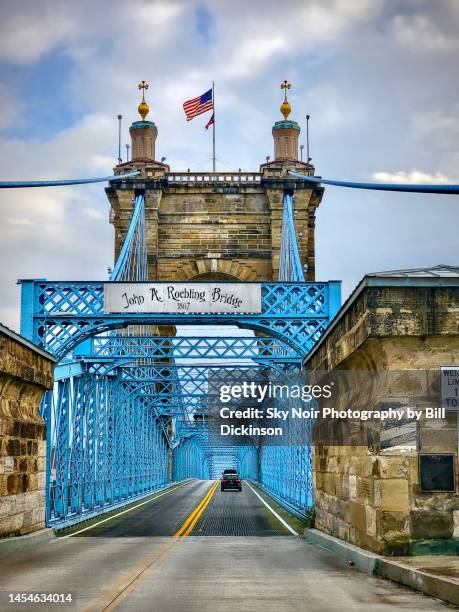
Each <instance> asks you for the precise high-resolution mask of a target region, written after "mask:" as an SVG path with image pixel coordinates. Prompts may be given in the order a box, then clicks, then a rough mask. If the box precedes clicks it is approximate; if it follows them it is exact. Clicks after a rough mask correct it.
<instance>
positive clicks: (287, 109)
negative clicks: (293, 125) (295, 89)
mask: <svg viewBox="0 0 459 612" xmlns="http://www.w3.org/2000/svg"><path fill="white" fill-rule="evenodd" d="M291 87H292V86H291V84H290V83H289V82H288V81H284V82H283V83H282V84H281V89H283V90H284V101H283V102H282V104H281V107H280V112H281V113H282V114H283V115H284V119H285V121H287V118H288V116H289V115H290V113H291V112H292V107H291V106H290V102H289V101H288V100H287V89H291Z"/></svg>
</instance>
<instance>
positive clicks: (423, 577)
mask: <svg viewBox="0 0 459 612" xmlns="http://www.w3.org/2000/svg"><path fill="white" fill-rule="evenodd" d="M377 574H378V575H379V576H382V577H383V578H388V579H389V580H393V581H394V582H398V583H400V584H404V585H405V586H409V587H411V588H412V589H416V591H421V592H422V593H425V594H426V595H430V596H431V597H437V598H438V599H442V600H443V601H447V602H448V603H451V604H454V605H455V606H459V583H458V582H457V581H455V580H451V579H449V578H447V577H445V576H436V575H434V574H429V573H428V572H425V571H423V570H419V569H415V568H412V567H408V566H406V565H403V564H401V563H398V562H394V561H389V560H388V559H384V558H381V559H380V561H379V563H378V571H377Z"/></svg>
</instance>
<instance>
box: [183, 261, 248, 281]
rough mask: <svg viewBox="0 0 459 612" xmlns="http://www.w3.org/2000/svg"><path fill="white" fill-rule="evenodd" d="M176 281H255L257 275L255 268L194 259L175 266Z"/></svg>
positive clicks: (232, 262) (225, 262)
mask: <svg viewBox="0 0 459 612" xmlns="http://www.w3.org/2000/svg"><path fill="white" fill-rule="evenodd" d="M176 276H177V280H178V281H188V280H232V281H234V280H239V281H241V282H247V281H249V282H250V281H256V280H258V274H257V271H256V269H255V268H252V267H251V266H249V265H247V264H245V263H242V262H239V261H237V260H235V261H228V260H223V259H212V258H206V259H196V260H193V261H189V262H184V263H183V264H179V265H178V266H177V271H176Z"/></svg>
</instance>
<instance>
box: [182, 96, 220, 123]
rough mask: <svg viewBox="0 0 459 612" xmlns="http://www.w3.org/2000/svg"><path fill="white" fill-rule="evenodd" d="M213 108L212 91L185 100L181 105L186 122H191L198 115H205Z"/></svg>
mask: <svg viewBox="0 0 459 612" xmlns="http://www.w3.org/2000/svg"><path fill="white" fill-rule="evenodd" d="M213 108H214V101H213V100H212V90H211V89H209V91H206V93H203V94H202V96H198V97H197V98H193V99H192V100H187V101H186V102H184V103H183V110H184V111H185V114H186V120H187V121H191V120H192V119H194V118H195V117H197V116H198V115H201V114H202V113H205V112H207V111H209V110H212V109H213Z"/></svg>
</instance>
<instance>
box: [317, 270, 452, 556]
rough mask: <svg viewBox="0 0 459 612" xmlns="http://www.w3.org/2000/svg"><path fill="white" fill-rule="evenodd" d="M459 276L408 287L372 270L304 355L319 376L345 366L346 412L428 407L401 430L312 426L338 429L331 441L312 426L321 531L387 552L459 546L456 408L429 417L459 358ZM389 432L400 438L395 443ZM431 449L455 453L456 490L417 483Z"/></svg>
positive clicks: (342, 399)
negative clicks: (369, 379) (368, 380)
mask: <svg viewBox="0 0 459 612" xmlns="http://www.w3.org/2000/svg"><path fill="white" fill-rule="evenodd" d="M457 280H458V279H450V281H451V282H450V283H449V282H448V279H447V278H443V279H442V281H441V282H439V281H438V280H435V279H430V281H429V279H427V280H426V281H425V282H424V283H423V282H418V283H416V282H413V283H412V284H411V285H410V284H409V283H406V282H405V283H399V282H397V279H393V280H392V282H391V281H390V280H388V279H385V280H384V283H379V281H378V279H372V278H369V277H366V279H364V281H363V282H362V283H361V285H360V286H359V288H358V289H357V290H356V291H355V292H354V294H353V295H352V296H351V298H349V300H348V302H347V303H346V304H345V305H344V306H343V308H342V309H341V311H340V313H339V314H338V316H337V318H336V319H335V322H334V324H332V326H331V328H330V329H329V331H328V333H327V334H326V335H325V336H324V337H323V338H322V340H321V341H320V342H319V344H318V345H317V346H316V347H315V349H314V350H313V352H312V353H311V354H310V356H309V357H308V359H307V361H306V364H305V365H306V368H307V369H309V370H310V371H313V372H316V374H318V375H319V377H320V378H321V379H322V380H324V378H326V377H330V376H333V375H334V376H336V377H337V380H338V381H339V380H341V379H340V376H342V375H343V373H344V372H346V381H347V382H346V384H342V385H341V388H339V383H338V388H337V390H336V392H335V394H334V397H335V398H337V399H336V401H335V406H336V407H337V408H338V409H340V410H341V409H348V408H352V409H355V408H358V407H361V406H363V405H365V407H366V408H369V409H381V408H384V407H385V408H387V407H388V406H392V407H398V408H402V409H406V408H407V407H412V408H415V409H418V410H423V416H422V417H421V420H420V422H419V423H417V424H416V423H411V424H406V425H403V427H400V428H399V429H398V430H397V427H395V429H390V427H394V424H392V425H391V424H389V425H388V424H384V423H381V422H379V423H375V422H373V424H372V425H368V424H367V425H366V426H363V425H361V424H359V423H356V422H346V421H344V420H343V421H341V420H340V421H333V422H332V421H331V420H330V421H329V422H328V423H325V424H324V423H323V422H322V423H321V424H320V425H317V426H316V427H317V428H319V427H322V428H323V427H325V428H328V429H327V432H328V434H329V437H330V438H332V437H333V436H332V435H330V431H333V430H334V434H336V436H335V438H336V439H335V440H332V439H329V440H328V442H327V440H325V439H324V437H323V436H320V435H317V432H316V438H315V440H316V441H315V446H314V486H315V508H316V518H315V526H316V528H317V529H319V530H322V531H325V532H326V533H329V534H331V535H334V536H336V537H339V538H341V539H343V540H346V541H348V542H351V543H353V544H356V545H357V546H361V547H363V548H366V549H368V550H372V551H374V552H377V553H383V554H417V553H418V552H429V551H437V552H449V553H451V552H453V553H454V552H455V551H456V540H455V538H457V537H458V536H459V528H458V525H459V502H458V497H457V493H458V482H457V475H458V426H457V423H458V419H457V415H456V414H455V413H451V412H447V413H446V416H445V418H434V419H427V418H425V409H426V408H427V407H438V406H439V405H440V388H439V378H440V376H439V368H440V366H443V365H453V364H456V365H457V364H459V283H458V282H457ZM391 285H392V286H391ZM448 285H450V286H448ZM319 372H320V374H319ZM362 373H368V375H373V376H375V377H376V378H375V380H376V381H377V382H376V383H373V384H371V385H369V386H368V388H367V389H365V390H364V391H362V386H361V385H360V386H359V385H355V388H354V389H353V387H354V385H353V384H352V382H351V384H349V381H352V377H353V376H355V377H356V378H355V380H357V378H358V377H359V376H360V377H361V376H362V375H363V374H362ZM377 373H378V374H377ZM317 431H318V430H317ZM324 431H325V429H324ZM391 431H395V432H396V433H397V434H398V435H399V438H398V439H396V438H394V440H395V442H394V443H393V444H391V443H390V442H389V443H388V442H387V438H388V435H389V434H390V432H391ZM339 436H341V438H339ZM407 441H408V442H407ZM429 453H433V454H444V453H446V454H452V455H454V464H455V475H454V478H455V491H450V492H445V491H444V492H433V491H429V492H423V491H422V490H421V487H420V456H421V455H422V454H429Z"/></svg>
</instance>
